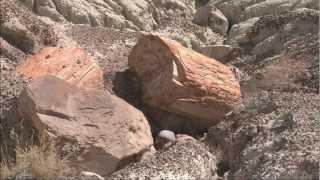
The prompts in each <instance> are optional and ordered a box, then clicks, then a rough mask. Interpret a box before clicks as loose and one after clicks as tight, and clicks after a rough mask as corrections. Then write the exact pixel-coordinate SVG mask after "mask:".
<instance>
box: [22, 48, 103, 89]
mask: <svg viewBox="0 0 320 180" xmlns="http://www.w3.org/2000/svg"><path fill="white" fill-rule="evenodd" d="M16 74H18V75H22V76H24V77H26V78H30V79H36V78H38V77H41V76H43V75H48V74H50V75H53V76H56V77H59V78H60V79H63V80H66V81H67V82H69V83H71V84H73V85H76V86H77V87H80V88H83V89H95V90H97V89H99V90H102V89H103V88H104V80H103V71H102V70H101V69H100V67H99V66H98V65H97V64H96V63H95V62H94V60H93V59H92V58H90V56H88V55H87V53H86V52H85V51H84V50H82V49H80V48H72V47H69V48H56V47H47V48H44V49H42V50H41V51H40V52H39V53H37V54H35V55H33V56H30V57H28V58H27V59H26V61H25V62H24V63H22V64H20V65H19V66H18V67H17V70H16Z"/></svg>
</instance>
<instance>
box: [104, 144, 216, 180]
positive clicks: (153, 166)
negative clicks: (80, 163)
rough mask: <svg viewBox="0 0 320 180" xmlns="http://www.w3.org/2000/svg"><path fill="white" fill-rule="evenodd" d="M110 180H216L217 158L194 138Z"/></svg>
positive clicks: (118, 172) (157, 154)
mask: <svg viewBox="0 0 320 180" xmlns="http://www.w3.org/2000/svg"><path fill="white" fill-rule="evenodd" d="M109 179H110V180H117V179H119V180H120V179H128V180H144V179H190V180H198V179H212V180H217V179H218V176H217V167H216V158H215V157H214V156H213V155H212V154H211V153H210V152H209V151H208V149H206V147H205V146H204V145H203V144H201V143H199V142H198V141H196V140H195V139H186V140H184V141H179V142H177V143H176V144H174V145H172V146H170V147H169V149H167V150H166V151H164V152H156V154H155V155H154V157H152V158H150V159H149V160H146V161H142V162H139V163H135V164H132V165H129V166H127V167H126V168H124V169H122V170H120V171H117V172H115V173H114V174H112V175H111V177H110V178H109Z"/></svg>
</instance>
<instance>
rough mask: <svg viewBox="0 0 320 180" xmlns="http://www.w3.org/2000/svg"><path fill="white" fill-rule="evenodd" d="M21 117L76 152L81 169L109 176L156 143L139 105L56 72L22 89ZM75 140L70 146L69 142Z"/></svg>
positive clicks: (19, 101)
mask: <svg viewBox="0 0 320 180" xmlns="http://www.w3.org/2000/svg"><path fill="white" fill-rule="evenodd" d="M18 109H19V113H20V116H21V117H22V118H23V119H24V120H27V121H30V123H32V125H33V126H34V127H35V128H36V129H37V130H38V131H39V132H41V133H45V134H48V135H49V136H50V137H52V138H54V139H55V140H56V141H57V142H58V144H61V145H62V147H63V148H62V150H63V149H66V148H67V147H70V146H71V147H77V148H75V149H77V150H76V151H75V152H72V154H71V155H72V156H74V158H71V165H72V167H75V168H76V169H77V170H79V171H90V172H95V173H98V174H101V175H107V174H110V173H111V172H113V171H115V170H116V169H117V168H118V167H119V166H122V165H124V163H127V162H128V161H129V160H130V159H132V158H133V159H134V158H135V157H139V155H141V154H142V153H143V152H144V151H146V150H148V149H149V147H150V146H152V144H153V140H152V136H151V131H150V127H149V124H148V122H147V120H146V118H145V116H144V115H143V113H141V112H140V111H139V110H137V109H135V108H134V107H132V106H131V105H129V104H127V103H126V102H125V101H123V100H121V99H120V98H118V97H116V96H113V95H111V94H109V93H107V92H105V91H85V90H81V89H79V88H78V87H76V86H74V85H71V84H69V83H67V82H65V81H63V80H61V79H58V78H56V77H54V76H51V75H46V76H42V77H39V78H37V79H35V80H34V81H33V82H32V83H31V84H30V85H29V86H28V87H26V88H25V89H24V90H23V91H22V92H21V94H20V96H19V99H18ZM70 144H71V145H70Z"/></svg>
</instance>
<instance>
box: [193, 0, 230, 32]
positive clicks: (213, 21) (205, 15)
mask: <svg viewBox="0 0 320 180" xmlns="http://www.w3.org/2000/svg"><path fill="white" fill-rule="evenodd" d="M192 22H194V23H195V24H198V25H200V26H209V27H210V28H211V29H212V30H213V31H214V32H218V33H221V34H222V35H226V34H227V32H228V29H229V22H228V19H227V18H226V17H225V16H224V15H223V13H222V12H221V11H220V10H219V9H218V8H216V7H215V6H212V5H211V4H207V5H206V6H203V7H200V8H199V9H198V10H197V12H196V14H195V15H194V18H193V20H192Z"/></svg>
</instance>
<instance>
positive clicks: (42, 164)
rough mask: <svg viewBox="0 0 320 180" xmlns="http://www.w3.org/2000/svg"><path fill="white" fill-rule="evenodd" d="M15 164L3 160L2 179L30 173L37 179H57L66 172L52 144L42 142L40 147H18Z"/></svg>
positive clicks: (0, 174)
mask: <svg viewBox="0 0 320 180" xmlns="http://www.w3.org/2000/svg"><path fill="white" fill-rule="evenodd" d="M15 154H16V157H15V162H14V163H8V162H6V161H4V160H3V162H1V164H0V179H10V178H12V177H14V176H15V175H17V174H22V173H26V172H27V173H28V175H31V176H32V177H35V178H37V179H56V177H58V176H62V175H63V174H64V173H65V172H66V169H67V168H66V165H65V163H64V161H63V160H61V159H60V158H59V157H58V154H57V152H56V150H55V148H54V146H53V144H52V143H50V142H48V141H44V140H41V143H39V144H38V145H29V146H26V147H23V146H22V145H18V146H17V147H16V149H15Z"/></svg>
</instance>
